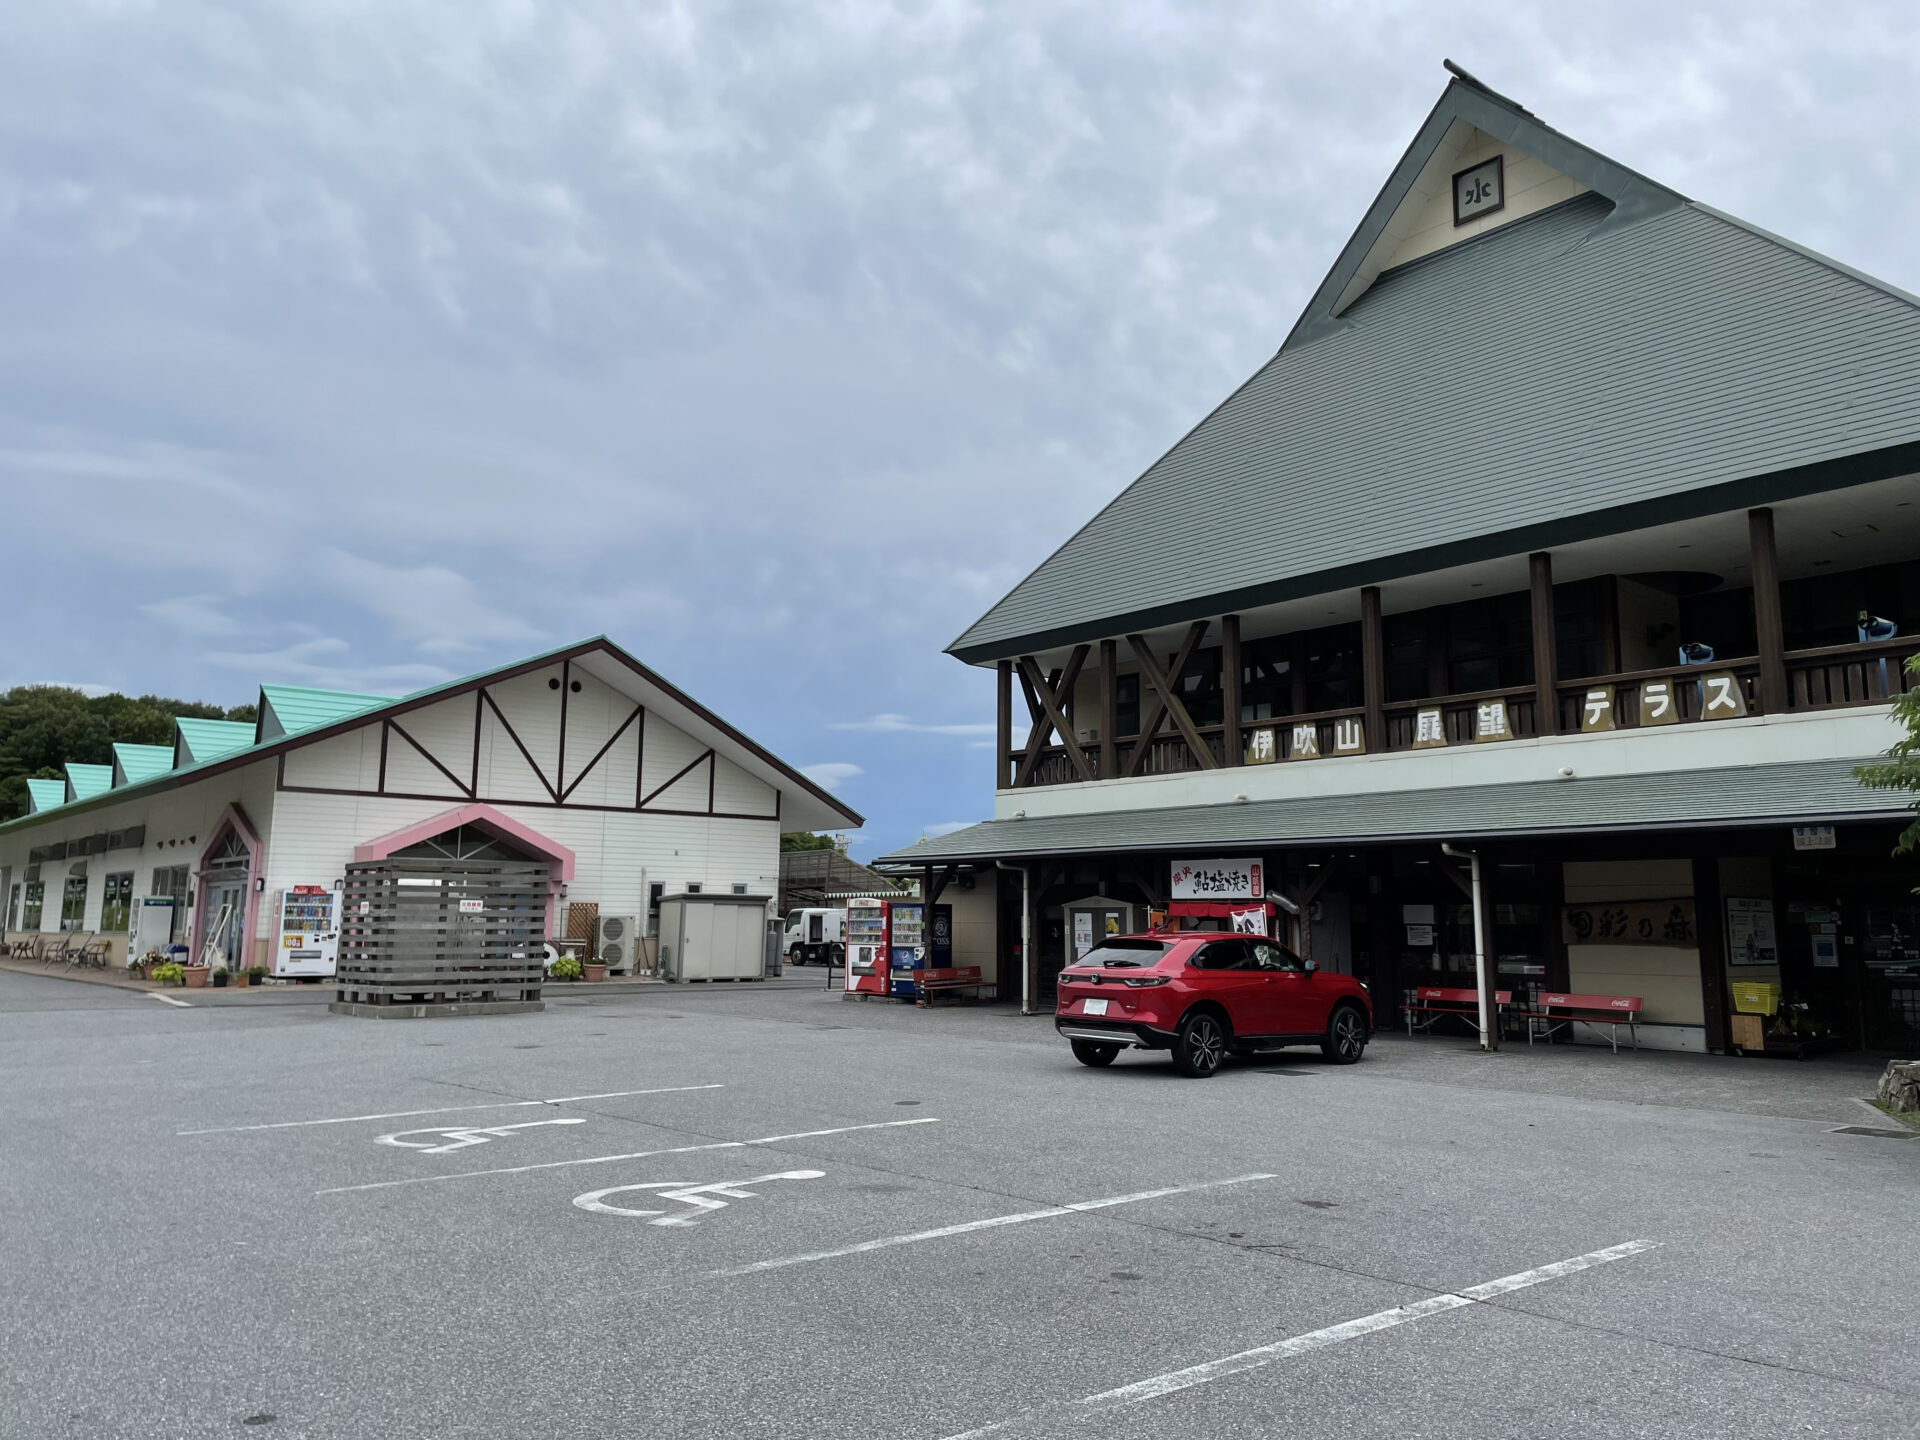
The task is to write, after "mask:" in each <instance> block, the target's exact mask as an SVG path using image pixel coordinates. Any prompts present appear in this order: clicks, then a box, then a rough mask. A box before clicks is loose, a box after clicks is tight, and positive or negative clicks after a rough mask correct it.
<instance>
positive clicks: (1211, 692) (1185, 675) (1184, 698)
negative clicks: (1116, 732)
mask: <svg viewBox="0 0 1920 1440" xmlns="http://www.w3.org/2000/svg"><path fill="white" fill-rule="evenodd" d="M1179 689H1180V703H1181V704H1182V705H1183V706H1185V707H1186V711H1187V718H1188V719H1190V720H1192V721H1193V723H1194V724H1195V725H1196V726H1200V725H1218V724H1220V723H1221V722H1222V721H1223V719H1224V718H1225V714H1226V712H1225V710H1224V709H1223V708H1222V696H1221V691H1220V651H1219V648H1218V647H1215V648H1214V649H1212V650H1202V651H1200V652H1199V653H1198V654H1196V655H1195V656H1194V657H1193V658H1192V659H1191V660H1189V661H1187V668H1186V669H1185V670H1182V671H1181V672H1180V685H1179ZM1135 728H1136V729H1137V728H1138V726H1136V727H1135ZM1173 728H1174V727H1173V726H1172V725H1171V724H1169V725H1168V726H1167V729H1169V730H1172V729H1173Z"/></svg>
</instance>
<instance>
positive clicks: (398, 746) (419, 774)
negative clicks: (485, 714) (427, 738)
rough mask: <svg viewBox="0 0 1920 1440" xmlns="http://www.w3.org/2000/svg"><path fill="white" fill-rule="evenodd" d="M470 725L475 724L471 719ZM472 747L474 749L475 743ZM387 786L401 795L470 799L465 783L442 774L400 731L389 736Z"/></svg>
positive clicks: (462, 776)
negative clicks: (463, 784)
mask: <svg viewBox="0 0 1920 1440" xmlns="http://www.w3.org/2000/svg"><path fill="white" fill-rule="evenodd" d="M468 724H472V720H471V719H469V720H468ZM408 728H409V729H411V727H408ZM468 748H469V749H471V748H472V746H471V743H469V746H468ZM449 768H451V767H449ZM454 774H455V775H456V776H459V778H460V779H461V780H462V781H464V780H465V779H466V778H467V777H466V775H464V774H462V773H461V772H460V771H458V770H455V771H454ZM386 788H387V789H388V790H389V791H390V792H393V793H396V794H401V795H444V796H446V797H448V798H449V799H457V800H465V799H466V798H467V792H466V790H465V789H464V788H463V787H462V786H461V785H458V784H456V783H454V781H453V780H451V779H449V778H448V777H447V776H446V775H445V774H443V773H441V771H440V770H439V769H437V768H436V767H435V766H434V764H433V762H432V761H430V760H428V759H427V757H426V756H425V755H423V754H421V753H420V751H419V750H416V749H415V748H414V747H413V746H412V745H410V744H408V743H407V737H406V736H405V735H402V734H401V733H400V732H399V731H398V730H395V731H394V733H393V734H391V735H389V736H388V737H387V786H386Z"/></svg>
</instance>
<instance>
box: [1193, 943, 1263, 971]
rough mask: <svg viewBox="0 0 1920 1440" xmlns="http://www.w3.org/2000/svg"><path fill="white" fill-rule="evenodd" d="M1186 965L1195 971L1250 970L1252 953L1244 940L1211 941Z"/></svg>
mask: <svg viewBox="0 0 1920 1440" xmlns="http://www.w3.org/2000/svg"><path fill="white" fill-rule="evenodd" d="M1187 964H1189V965H1191V966H1192V967H1193V968H1194V969H1195V970H1251V969H1252V968H1253V951H1252V950H1251V949H1249V948H1248V946H1247V942H1246V941H1244V940H1239V939H1234V940H1211V941H1209V942H1208V943H1207V944H1205V945H1203V946H1201V947H1200V950H1199V952H1198V953H1197V954H1195V955H1194V957H1193V959H1191V960H1189V961H1188V962H1187Z"/></svg>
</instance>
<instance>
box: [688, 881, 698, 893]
mask: <svg viewBox="0 0 1920 1440" xmlns="http://www.w3.org/2000/svg"><path fill="white" fill-rule="evenodd" d="M699 893H700V886H699V885H698V884H697V883H696V884H692V885H689V886H687V894H689V895H698V894H699Z"/></svg>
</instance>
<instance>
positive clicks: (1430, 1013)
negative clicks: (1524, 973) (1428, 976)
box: [1401, 985, 1513, 1035]
mask: <svg viewBox="0 0 1920 1440" xmlns="http://www.w3.org/2000/svg"><path fill="white" fill-rule="evenodd" d="M1512 1003H1513V992H1512V991H1511V990H1496V991H1494V992H1493V1028H1494V1033H1495V1034H1498V1033H1499V1031H1500V1012H1501V1011H1502V1010H1504V1009H1506V1008H1507V1006H1509V1005H1510V1004H1512ZM1401 1008H1402V1009H1404V1010H1405V1011H1406V1015H1407V1034H1409V1035H1411V1034H1413V1030H1414V1024H1415V1021H1414V1016H1415V1015H1416V1014H1418V1015H1424V1016H1426V1017H1427V1018H1426V1019H1424V1020H1422V1021H1420V1022H1418V1023H1419V1027H1420V1028H1421V1029H1422V1030H1431V1029H1432V1028H1433V1026H1434V1022H1435V1021H1437V1020H1439V1019H1440V1018H1441V1017H1442V1016H1444V1015H1453V1016H1457V1017H1458V1018H1459V1019H1462V1020H1464V1021H1466V1022H1467V1024H1469V1025H1471V1026H1472V1027H1473V1031H1474V1033H1475V1034H1476V1035H1477V1034H1479V1033H1480V992H1479V991H1478V990H1449V989H1447V988H1445V987H1444V986H1440V985H1422V986H1421V987H1420V988H1419V989H1417V990H1415V991H1414V992H1413V1003H1412V1004H1411V1005H1406V1006H1403V1007H1401Z"/></svg>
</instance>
